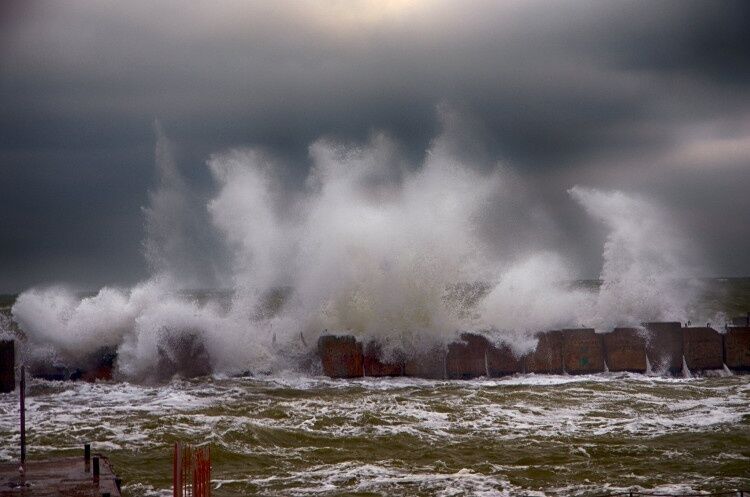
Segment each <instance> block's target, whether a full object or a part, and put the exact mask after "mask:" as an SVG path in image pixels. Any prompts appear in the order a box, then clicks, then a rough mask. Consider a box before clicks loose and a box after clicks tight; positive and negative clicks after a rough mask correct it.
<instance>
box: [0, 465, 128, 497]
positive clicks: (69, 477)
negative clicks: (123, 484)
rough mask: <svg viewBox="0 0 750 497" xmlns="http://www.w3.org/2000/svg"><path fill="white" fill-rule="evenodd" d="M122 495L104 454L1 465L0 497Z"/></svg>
mask: <svg viewBox="0 0 750 497" xmlns="http://www.w3.org/2000/svg"><path fill="white" fill-rule="evenodd" d="M19 496H24V497H59V496H65V497H120V496H121V493H120V479H119V478H118V477H117V475H116V474H115V472H114V471H113V469H112V465H111V464H110V462H109V459H107V458H106V457H105V456H103V455H101V454H94V455H93V456H92V457H91V458H90V460H88V461H87V460H86V458H85V455H84V457H62V458H56V459H49V460H42V461H27V462H26V471H25V473H24V474H23V475H22V474H21V472H20V471H19V464H18V462H12V463H3V464H0V497H19Z"/></svg>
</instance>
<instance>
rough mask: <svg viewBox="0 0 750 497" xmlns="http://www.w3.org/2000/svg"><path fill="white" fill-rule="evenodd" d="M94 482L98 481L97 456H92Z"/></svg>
mask: <svg viewBox="0 0 750 497" xmlns="http://www.w3.org/2000/svg"><path fill="white" fill-rule="evenodd" d="M94 483H99V458H98V457H94Z"/></svg>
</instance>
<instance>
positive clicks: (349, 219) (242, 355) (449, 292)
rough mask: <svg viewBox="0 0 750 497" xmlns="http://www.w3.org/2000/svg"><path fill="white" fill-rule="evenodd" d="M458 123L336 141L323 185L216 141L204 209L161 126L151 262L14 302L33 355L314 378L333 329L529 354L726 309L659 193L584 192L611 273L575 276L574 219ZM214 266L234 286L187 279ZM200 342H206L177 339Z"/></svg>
mask: <svg viewBox="0 0 750 497" xmlns="http://www.w3.org/2000/svg"><path fill="white" fill-rule="evenodd" d="M444 121H445V125H444V129H443V131H442V133H441V134H440V135H438V136H437V137H436V138H435V140H434V141H433V142H432V144H431V145H430V147H429V149H428V150H427V151H426V154H425V159H424V161H423V162H422V163H421V164H417V165H413V164H407V163H405V160H404V159H403V158H402V157H401V156H400V155H399V152H398V146H397V144H396V143H395V142H394V141H393V140H391V139H390V138H388V137H387V136H384V135H381V134H374V135H373V137H372V138H371V139H370V140H369V141H368V142H366V143H359V144H351V143H348V144H342V143H337V142H332V141H330V140H325V139H321V140H318V141H316V142H314V143H312V144H311V145H310V149H309V151H310V159H311V162H312V168H311V170H310V172H309V175H308V178H307V181H306V183H305V186H304V187H303V188H302V189H300V190H299V191H292V192H290V191H288V189H287V188H285V187H284V186H283V185H282V182H281V180H280V178H279V177H278V171H279V170H281V169H283V167H282V165H281V164H280V162H279V160H278V159H277V158H275V157H273V156H269V155H268V154H266V153H265V152H263V151H261V150H258V149H233V150H229V151H225V152H222V153H217V154H215V155H213V156H211V157H210V158H209V159H208V161H207V166H208V168H209V171H210V173H211V175H212V177H213V179H214V181H215V192H214V194H213V196H212V197H211V198H210V199H209V200H208V201H206V202H205V203H203V204H201V203H199V202H198V200H200V199H201V198H202V197H201V196H198V195H196V194H195V193H194V192H193V191H192V190H191V188H190V185H189V183H188V182H187V181H186V180H185V179H184V178H182V176H181V175H180V172H179V168H178V166H177V164H176V162H175V161H174V158H173V155H172V153H171V145H170V143H169V142H168V140H167V139H166V138H165V137H164V135H163V133H162V132H161V130H159V129H157V138H158V139H157V147H156V158H157V173H158V174H157V176H158V183H157V185H156V187H155V188H154V190H152V191H151V192H150V194H149V205H148V206H147V207H145V209H144V213H145V217H146V229H145V235H146V239H145V241H144V246H145V255H146V257H147V260H148V261H149V263H150V265H151V267H152V276H151V277H150V278H148V279H147V280H145V281H143V282H141V283H139V284H137V285H135V286H133V287H132V288H110V287H105V288H102V289H101V290H100V291H98V292H97V293H95V294H94V295H93V296H87V297H84V298H82V297H81V296H79V295H77V294H76V293H75V292H73V291H72V290H70V289H68V288H65V287H64V286H56V287H43V286H42V287H39V288H34V289H29V290H27V291H26V292H23V293H22V294H21V295H20V296H19V297H18V299H17V301H16V303H15V305H14V306H13V309H12V312H13V317H14V319H15V320H16V321H17V322H18V323H19V324H20V325H21V327H22V329H23V330H24V331H25V333H26V336H27V337H28V343H27V345H26V346H25V347H24V350H23V353H24V356H25V357H27V358H28V359H29V361H31V362H36V363H47V364H49V363H55V364H63V365H68V366H71V367H82V368H86V367H89V366H90V364H91V363H92V361H94V359H92V358H93V357H95V356H96V354H100V353H101V352H100V351H101V349H102V347H105V348H107V349H109V350H113V351H116V352H117V356H118V360H117V369H118V371H117V373H118V375H119V377H121V378H125V379H128V380H130V381H140V382H148V381H154V380H158V379H160V378H164V377H169V376H171V374H172V373H175V372H178V373H181V374H183V375H185V376H190V375H193V374H202V373H205V372H207V371H209V372H213V373H219V374H220V373H224V374H237V373H241V372H244V371H253V372H256V373H258V372H269V371H271V372H279V371H282V370H284V369H287V368H289V366H290V362H294V363H295V364H293V365H292V366H293V367H297V368H298V369H300V370H301V371H302V372H305V373H308V374H309V373H311V372H312V373H314V371H312V370H310V369H309V368H306V366H305V365H306V363H307V359H306V358H307V357H309V356H310V354H311V353H313V352H314V347H315V343H316V340H317V338H318V336H319V335H320V334H321V333H323V332H324V330H329V331H331V332H335V333H348V334H354V335H357V336H360V337H363V338H375V339H377V340H378V341H379V342H380V343H381V344H382V345H383V349H384V351H385V353H386V354H388V353H389V352H392V351H394V350H401V351H406V352H412V351H414V350H416V349H420V348H429V347H431V346H433V345H435V344H437V343H446V342H449V341H451V340H453V339H455V338H456V337H457V334H458V333H460V332H464V331H472V332H480V333H488V334H491V335H492V336H493V338H494V339H495V340H503V341H505V342H506V343H508V344H509V345H511V346H512V348H513V349H514V350H515V351H516V352H517V353H519V354H520V353H523V352H526V351H529V350H531V349H532V348H533V347H534V346H535V339H534V338H533V337H534V335H535V334H536V333H537V332H539V331H542V330H547V329H560V328H577V327H580V326H582V325H583V326H589V327H594V328H596V329H597V330H599V331H609V330H611V329H612V328H613V327H614V326H638V325H639V324H640V323H641V322H644V321H659V320H677V321H686V320H687V319H689V318H691V317H692V318H693V319H694V320H698V319H700V320H702V321H704V322H705V321H707V320H712V321H714V322H716V320H714V319H711V318H710V317H708V318H707V316H704V315H703V314H700V313H699V314H696V313H695V312H694V304H695V297H696V290H697V286H696V285H697V284H696V283H695V280H691V279H690V278H692V277H693V276H694V275H695V273H696V265H695V264H694V262H695V259H694V258H691V257H692V256H691V254H689V253H688V252H689V251H688V250H687V248H688V247H690V246H691V244H690V243H686V242H685V240H684V239H683V237H682V235H681V233H680V230H679V227H678V226H676V225H675V224H674V222H673V221H672V220H671V219H670V216H669V212H668V211H667V210H666V209H665V208H663V207H662V206H660V205H659V204H658V202H656V201H654V200H653V199H648V198H645V197H642V196H640V195H638V194H637V193H626V192H620V191H607V190H596V189H591V188H586V187H582V186H575V187H573V188H571V189H570V190H569V192H568V193H569V194H570V198H571V202H574V203H577V204H579V205H580V206H581V207H582V211H581V214H582V219H581V221H582V222H584V221H585V220H586V217H585V214H584V212H585V213H586V214H588V216H589V219H590V220H591V221H592V222H594V223H600V224H602V225H603V226H604V227H605V228H606V229H607V230H608V235H607V237H606V240H605V243H604V246H603V247H602V272H601V279H602V285H601V286H600V287H599V288H590V289H582V288H574V287H571V285H570V282H571V281H572V280H574V279H575V278H576V273H575V268H573V267H572V266H571V264H570V263H569V262H568V261H566V260H565V258H564V257H563V256H562V255H561V254H559V253H557V252H556V250H555V243H554V237H551V238H550V237H548V236H546V234H547V233H548V232H553V233H554V231H555V230H556V228H555V227H554V226H553V225H552V224H551V219H552V218H551V217H550V216H549V213H547V212H546V211H545V209H544V206H543V205H542V204H540V203H539V202H537V201H535V196H534V195H529V194H527V193H526V192H527V188H526V187H525V185H524V183H523V180H522V179H521V178H520V177H519V176H518V175H517V174H516V173H514V172H513V171H512V170H511V169H510V168H508V167H505V166H503V165H500V164H499V165H498V166H497V167H495V168H492V169H491V170H487V169H486V168H482V167H479V166H478V165H477V164H473V163H472V162H471V161H470V160H467V159H466V158H465V157H464V155H465V154H464V153H463V152H462V150H460V149H457V148H456V146H455V143H456V142H457V141H456V140H455V136H454V135H456V134H457V133H458V135H459V136H460V134H461V133H463V130H460V129H455V124H452V123H453V121H454V120H451V118H450V116H444ZM459 141H460V140H459ZM498 231H499V233H498ZM208 234H210V235H211V236H212V237H213V238H212V239H211V242H210V243H209V242H205V240H204V239H203V238H202V237H205V236H208ZM203 242H205V243H203ZM211 268H214V269H216V271H215V272H214V273H215V274H213V279H212V280H211V284H212V285H215V286H219V287H221V288H227V289H229V292H228V293H229V294H231V299H230V300H229V301H227V302H219V301H216V300H211V299H208V300H205V299H204V300H201V299H199V298H197V297H191V296H190V295H188V294H185V293H183V292H180V290H181V289H182V288H184V287H185V286H188V287H190V286H192V287H193V288H195V287H196V285H200V284H201V283H202V282H205V281H206V273H207V272H212V271H210V269H211ZM185 343H190V344H191V351H192V352H191V353H192V355H191V353H187V354H186V353H185V352H184V351H182V350H178V348H179V347H177V346H176V345H175V344H178V345H180V346H182V345H184V344H185ZM186 356H187V358H186ZM196 357H200V360H196ZM165 358H166V359H165ZM197 363H201V364H200V365H199V367H198V369H197V370H194V368H192V365H194V364H197ZM157 364H159V365H160V366H159V367H156V365H157Z"/></svg>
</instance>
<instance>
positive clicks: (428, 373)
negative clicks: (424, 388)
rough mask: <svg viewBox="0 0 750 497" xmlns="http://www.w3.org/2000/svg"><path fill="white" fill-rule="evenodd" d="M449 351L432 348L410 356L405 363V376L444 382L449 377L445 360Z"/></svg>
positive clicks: (441, 348)
mask: <svg viewBox="0 0 750 497" xmlns="http://www.w3.org/2000/svg"><path fill="white" fill-rule="evenodd" d="M446 354H447V351H446V350H445V349H444V348H443V347H437V346H436V347H431V348H429V349H428V350H427V351H425V352H418V353H415V354H412V355H410V356H409V357H407V358H406V360H405V361H404V375H405V376H411V377H414V378H430V379H434V380H443V379H445V378H446V377H447V375H446V371H445V360H446Z"/></svg>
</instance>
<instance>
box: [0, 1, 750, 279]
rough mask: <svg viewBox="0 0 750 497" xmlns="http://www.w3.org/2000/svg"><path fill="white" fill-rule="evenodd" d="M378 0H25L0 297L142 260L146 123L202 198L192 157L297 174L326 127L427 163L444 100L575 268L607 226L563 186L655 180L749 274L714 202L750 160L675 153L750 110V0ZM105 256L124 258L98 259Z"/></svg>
mask: <svg viewBox="0 0 750 497" xmlns="http://www.w3.org/2000/svg"><path fill="white" fill-rule="evenodd" d="M377 4H378V3H377V2H355V3H352V4H342V3H340V2H318V3H316V2H289V3H280V2H249V3H248V2H223V3H221V4H218V5H217V4H214V3H213V2H193V3H191V4H190V5H186V4H185V3H183V2H171V1H169V2H159V3H158V4H154V3H153V2H128V3H126V4H123V3H117V2H96V3H92V2H66V3H65V4H62V3H41V2H40V3H33V2H32V3H30V4H29V5H26V6H23V7H16V8H13V9H9V10H8V11H7V12H9V13H5V12H4V13H3V14H2V23H3V24H2V27H3V35H2V46H1V47H0V129H2V133H0V168H1V171H2V177H3V182H2V184H1V185H0V191H1V193H2V196H0V210H1V211H2V212H5V213H7V215H6V216H5V218H4V220H3V229H2V234H0V268H3V271H1V273H2V274H0V291H11V290H19V289H21V288H22V287H24V286H27V285H29V284H34V283H38V282H41V281H43V280H45V279H52V280H56V279H63V278H68V277H70V276H71V274H69V273H73V278H72V279H73V280H77V281H79V282H80V284H82V285H98V284H102V283H105V282H108V281H114V282H121V283H129V282H132V281H133V280H134V279H137V278H140V277H142V276H143V275H145V272H146V265H145V262H144V261H143V260H142V257H141V247H140V239H141V238H142V235H143V218H142V213H141V211H140V209H139V207H140V206H142V205H144V204H145V202H146V201H147V195H146V192H147V191H148V189H149V188H150V187H152V185H153V184H154V183H155V181H156V178H155V175H154V174H155V173H154V171H153V162H154V156H153V146H154V138H153V134H152V130H151V123H152V121H153V119H154V118H156V117H158V118H159V119H161V120H162V122H163V124H164V127H165V128H166V130H167V132H168V134H169V135H170V137H171V138H172V140H173V141H174V142H175V144H176V149H177V151H178V162H179V164H180V166H181V170H182V173H183V174H184V175H185V176H186V177H187V178H188V180H189V181H190V182H191V188H192V189H193V190H192V191H193V192H194V193H193V194H194V195H195V196H197V197H200V198H202V197H201V196H203V197H205V196H207V195H208V194H209V193H210V191H211V188H212V186H211V184H210V178H209V175H208V174H207V172H206V170H205V167H204V161H205V160H206V158H207V157H208V156H209V154H211V153H214V152H217V151H221V150H223V149H226V148H228V147H231V146H237V145H249V144H259V145H261V146H264V147H266V148H268V149H269V150H271V151H273V152H274V153H276V154H279V155H280V156H282V157H283V158H284V160H283V161H281V163H283V164H286V166H284V167H285V168H286V169H285V170H284V171H283V172H281V174H282V176H283V177H284V178H285V179H286V180H287V181H288V182H289V183H290V184H291V185H292V186H293V185H295V184H296V185H299V184H300V183H301V181H302V179H303V178H304V176H305V174H306V169H307V167H309V159H308V157H307V147H308V145H309V144H310V143H311V142H312V141H313V140H315V139H317V138H318V137H320V136H331V137H334V138H339V139H344V140H364V139H366V138H367V137H368V136H369V134H370V133H372V131H373V130H376V129H382V130H385V131H386V132H387V133H389V134H390V135H391V136H393V137H394V138H395V139H396V140H398V141H399V142H400V143H401V145H402V147H403V150H404V151H405V153H406V155H407V157H408V158H409V159H410V161H411V162H412V163H413V164H418V163H419V161H420V158H421V156H422V154H423V153H424V151H425V149H426V148H427V147H428V146H429V143H430V140H431V139H432V138H433V137H434V136H435V134H436V133H437V131H438V128H439V124H438V122H437V119H436V107H437V106H439V105H440V104H441V103H447V104H448V105H450V106H451V108H453V109H456V110H457V111H458V112H459V113H462V114H464V115H465V116H470V117H468V118H467V119H468V120H469V121H470V122H471V123H472V126H471V127H472V132H471V133H468V132H467V139H466V140H465V141H464V143H462V144H461V146H464V147H465V149H466V153H467V154H469V155H471V157H472V159H473V160H477V161H481V162H482V163H483V164H485V166H486V167H492V165H494V164H495V163H496V162H497V161H501V162H503V163H506V164H509V165H510V166H511V167H513V168H514V170H515V171H516V173H517V174H518V175H519V176H520V177H522V178H523V180H524V181H525V182H526V183H527V184H529V185H530V186H529V188H530V189H531V191H532V192H534V194H537V195H539V196H540V198H541V199H542V201H543V202H544V203H546V204H547V205H546V207H547V209H548V210H549V211H550V212H551V213H552V215H553V217H555V218H556V219H555V223H556V224H557V225H558V226H560V231H561V232H562V234H560V235H559V236H558V238H559V240H558V243H559V245H560V246H561V247H564V248H565V250H566V251H567V252H569V253H571V254H574V256H575V257H577V259H578V261H579V265H580V266H581V271H582V273H585V274H586V275H587V276H591V275H593V274H595V273H596V271H597V264H598V261H597V259H596V255H597V254H596V251H598V250H599V248H598V247H596V245H595V242H596V241H597V236H599V235H598V234H597V232H596V230H594V231H591V230H589V229H587V228H584V227H581V224H582V222H583V221H582V219H583V215H582V213H581V212H580V209H578V208H577V207H576V206H575V205H572V204H571V202H570V200H569V199H568V198H567V196H566V194H565V191H566V189H567V188H569V187H570V186H572V184H575V183H583V184H589V185H592V186H603V187H606V188H618V187H623V188H645V189H648V190H649V191H651V192H652V194H653V195H655V196H657V197H660V198H663V200H664V202H665V203H667V204H668V205H670V206H673V207H674V208H675V212H677V213H679V215H683V216H686V217H690V218H692V219H694V220H695V223H696V224H697V225H698V227H697V228H696V232H697V233H698V234H697V235H696V237H697V238H699V239H700V238H701V237H702V235H701V234H700V233H711V235H710V236H712V237H721V236H727V237H728V236H732V237H733V239H735V240H737V241H736V245H733V247H740V248H738V249H735V248H733V249H732V250H731V251H728V250H727V249H721V248H716V247H715V244H714V243H712V242H711V241H709V240H708V238H707V237H706V238H705V239H701V240H700V241H699V243H700V244H702V245H705V247H706V251H707V252H708V253H709V254H710V256H709V259H711V260H712V261H715V262H716V264H715V266H714V268H713V271H715V272H717V273H732V274H739V273H743V274H748V273H750V261H748V260H747V259H746V258H745V257H744V256H743V255H742V250H745V251H746V250H747V249H748V248H750V234H749V233H745V232H743V231H742V230H739V231H738V230H736V229H733V230H730V229H729V227H725V228H722V227H721V226H722V223H720V222H719V218H720V217H717V216H720V213H721V211H722V210H726V209H729V208H732V209H744V208H749V210H750V206H749V205H747V203H746V202H745V201H744V200H742V199H739V198H736V197H732V196H728V195H723V194H721V192H722V191H726V190H725V187H727V186H730V187H731V186H732V185H736V184H738V183H739V182H741V181H745V180H746V179H747V172H746V171H747V170H748V167H750V164H748V161H747V160H745V161H744V163H743V159H742V157H741V155H739V156H738V155H737V154H735V155H734V156H733V158H731V160H730V159H726V161H723V160H722V159H721V158H718V159H717V163H718V165H714V166H713V168H712V169H710V171H711V172H707V171H708V169H706V170H705V171H704V170H703V169H702V168H701V167H700V165H699V164H694V165H693V166H692V168H684V167H683V168H681V167H680V166H679V164H677V163H678V162H680V161H681V159H680V157H681V156H680V153H679V150H680V147H682V146H683V145H684V147H685V150H688V151H690V150H693V149H694V148H695V146H693V149H691V148H690V147H691V145H690V143H692V142H691V141H690V140H695V143H700V142H701V141H702V142H706V140H708V139H709V138H710V139H714V140H721V139H722V138H726V137H732V136H735V135H736V134H737V131H736V130H737V129H738V128H742V127H743V126H745V125H746V123H747V122H748V119H750V84H748V83H750V57H748V51H747V49H746V48H745V47H747V46H748V45H750V39H748V38H749V37H750V35H749V34H748V33H750V19H749V14H748V13H749V12H750V8H749V7H748V6H747V4H746V3H744V2H708V1H704V2H698V1H690V2H683V1H679V2H678V1H674V2H659V3H653V2H583V1H581V2H502V3H500V2H490V1H475V2H468V3H467V2H447V1H444V2H442V1H441V2H415V3H414V5H413V6H411V7H408V8H404V9H402V10H401V11H396V12H391V11H383V12H378V11H377V9H374V6H376V5H377ZM347 9H348V10H347ZM706 129H708V130H709V131H706V132H705V133H709V134H710V136H706V135H705V134H702V133H703V132H702V131H701V130H706ZM691 130H692V131H691ZM695 130H697V131H695ZM477 137H479V138H477ZM478 142H481V144H478ZM713 150H720V149H713ZM717 153H718V154H719V155H721V153H719V152H717ZM683 155H684V154H683ZM730 155H731V154H730ZM691 157H693V158H695V157H699V156H696V155H695V154H693V155H692V156H691ZM727 161H730V162H732V164H725V163H726V162H727ZM725 166H726V167H725ZM730 166H731V167H730ZM707 177H710V178H711V181H709V182H708V183H707V182H706V178H707ZM675 178H677V179H675ZM676 184H679V185H681V186H680V188H677V187H675V185H676ZM704 187H710V188H713V189H714V190H715V193H716V195H715V197H716V198H717V200H715V202H716V205H717V206H716V207H710V206H709V207H707V208H706V210H705V211H702V213H703V214H702V215H700V216H696V215H694V213H693V212H691V210H690V209H687V208H686V206H685V205H684V202H683V199H682V197H681V193H680V192H681V191H691V192H692V191H700V190H701V189H702V188H704ZM732 191H734V190H732ZM712 205H713V204H712ZM746 212H747V211H746ZM32 226H33V228H32ZM738 232H739V235H737V233H738ZM113 254H116V257H117V258H118V260H120V261H122V263H121V264H118V265H116V266H113V265H111V264H107V263H104V262H102V261H104V260H106V259H108V258H110V257H113V256H115V255H113ZM79 259H80V260H81V261H82V262H80V263H75V264H73V263H72V262H71V263H66V262H65V261H76V260H79ZM48 261H56V262H55V263H54V264H52V263H49V262H48ZM73 265H75V266H76V267H88V268H90V269H88V270H81V271H73V270H68V269H65V268H66V267H72V266H73ZM76 275H78V276H76Z"/></svg>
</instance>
